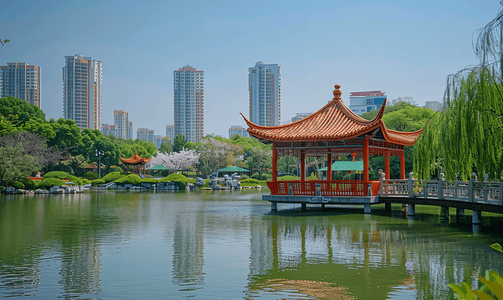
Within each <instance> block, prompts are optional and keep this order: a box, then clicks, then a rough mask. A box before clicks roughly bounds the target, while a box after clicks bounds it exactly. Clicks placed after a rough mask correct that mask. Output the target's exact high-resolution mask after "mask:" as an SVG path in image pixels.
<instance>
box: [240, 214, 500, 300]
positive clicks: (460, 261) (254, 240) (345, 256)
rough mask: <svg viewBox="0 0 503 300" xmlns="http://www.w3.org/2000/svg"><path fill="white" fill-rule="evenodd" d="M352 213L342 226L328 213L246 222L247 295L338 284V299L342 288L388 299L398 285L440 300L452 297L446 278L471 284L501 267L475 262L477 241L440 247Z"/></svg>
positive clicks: (325, 289) (320, 290)
mask: <svg viewBox="0 0 503 300" xmlns="http://www.w3.org/2000/svg"><path fill="white" fill-rule="evenodd" d="M359 216H361V217H362V220H361V222H358V223H357V224H355V223H354V221H353V224H349V226H340V223H336V222H333V216H322V217H316V218H313V219H309V220H307V219H306V218H301V217H284V218H271V219H270V220H268V221H269V222H263V220H262V221H258V222H254V221H252V223H251V225H250V229H251V246H250V247H251V256H250V275H249V294H250V295H253V294H254V293H256V291H260V290H262V291H273V290H274V289H279V288H285V289H289V290H292V289H294V290H298V291H300V292H301V293H305V294H308V295H309V292H312V294H310V296H316V297H321V298H323V295H329V294H333V293H334V290H333V289H332V288H333V287H339V288H341V289H340V290H338V291H339V292H340V293H341V295H342V296H341V298H340V299H345V298H344V297H343V296H344V295H345V293H349V294H350V295H351V296H354V297H356V298H358V299H389V296H390V295H391V294H393V293H395V292H397V291H400V290H402V291H403V290H411V292H412V293H414V294H415V297H417V299H443V298H446V297H447V298H449V297H451V298H452V297H453V294H452V291H451V290H450V289H449V287H448V283H453V282H462V281H468V282H473V283H475V282H476V274H478V275H482V274H483V273H482V272H483V271H482V270H486V269H491V268H492V269H494V268H495V267H496V269H498V268H500V269H501V268H502V267H503V263H501V262H498V261H493V263H494V264H493V265H490V264H489V263H487V260H482V259H481V257H482V256H485V255H487V253H484V249H483V248H482V246H480V248H481V249H480V251H479V250H478V249H476V248H475V249H474V247H456V248H447V247H446V244H445V243H443V242H442V241H441V240H438V239H436V240H432V239H431V238H430V237H429V236H427V235H424V236H423V235H421V234H414V233H412V234H410V235H409V234H408V233H407V232H405V231H403V230H390V229H380V228H379V227H378V225H377V223H376V222H375V221H372V217H373V216H368V215H367V216H364V215H359ZM339 217H340V218H344V216H343V215H341V216H339ZM314 220H315V221H314ZM348 220H354V218H351V219H348ZM313 221H314V222H313ZM348 222H349V223H351V221H348ZM264 232H265V233H266V234H264ZM485 250H486V252H487V249H485ZM467 261H469V262H472V264H471V263H467ZM481 261H484V262H481ZM479 262H480V263H479ZM306 282H308V283H309V286H306V284H305V283H306ZM278 286H279V287H278ZM412 290H414V291H412ZM316 293H317V294H316ZM336 299H337V298H336Z"/></svg>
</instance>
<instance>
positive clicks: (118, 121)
mask: <svg viewBox="0 0 503 300" xmlns="http://www.w3.org/2000/svg"><path fill="white" fill-rule="evenodd" d="M128 123H129V118H128V113H127V112H125V111H122V110H114V125H115V126H117V137H118V138H122V139H126V138H127V136H128V132H127V130H128Z"/></svg>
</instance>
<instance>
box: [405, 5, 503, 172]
mask: <svg viewBox="0 0 503 300" xmlns="http://www.w3.org/2000/svg"><path fill="white" fill-rule="evenodd" d="M502 28H503V9H502V10H500V11H499V13H498V15H497V16H496V18H495V19H494V20H492V21H491V22H489V23H488V24H487V25H486V26H485V27H483V28H481V29H479V31H478V34H477V37H478V38H477V39H476V41H475V42H474V50H475V53H476V54H477V56H478V58H479V61H480V62H479V64H478V65H477V66H474V67H468V68H465V69H463V70H461V71H459V72H458V73H456V74H453V75H449V76H448V77H447V86H446V90H445V94H444V109H443V110H442V111H440V112H439V113H437V114H435V115H434V116H433V118H432V119H431V120H430V121H429V123H428V124H427V125H426V126H425V127H424V130H423V134H422V135H421V137H420V138H419V139H418V140H417V142H416V145H415V147H414V173H415V175H416V176H417V177H418V178H421V179H429V178H430V176H431V175H432V174H434V173H435V172H438V171H442V172H444V173H445V176H446V178H447V179H449V180H454V179H456V178H458V177H459V178H461V179H462V180H467V179H469V178H470V175H471V173H472V172H476V173H478V176H479V178H484V176H485V174H487V175H488V177H489V179H501V175H502V171H503V86H502V83H503V78H502V73H503V72H502V67H503V31H502Z"/></svg>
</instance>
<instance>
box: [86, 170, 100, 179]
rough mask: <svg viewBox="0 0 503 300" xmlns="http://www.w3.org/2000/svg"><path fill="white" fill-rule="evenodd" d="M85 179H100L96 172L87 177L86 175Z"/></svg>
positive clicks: (88, 174)
mask: <svg viewBox="0 0 503 300" xmlns="http://www.w3.org/2000/svg"><path fill="white" fill-rule="evenodd" d="M84 178H85V179H87V180H95V179H98V173H96V172H92V171H90V172H87V173H86V174H85V175H84Z"/></svg>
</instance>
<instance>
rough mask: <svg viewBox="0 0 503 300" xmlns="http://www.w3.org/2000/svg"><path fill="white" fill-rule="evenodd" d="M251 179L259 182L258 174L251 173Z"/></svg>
mask: <svg viewBox="0 0 503 300" xmlns="http://www.w3.org/2000/svg"><path fill="white" fill-rule="evenodd" d="M251 178H253V179H257V180H259V177H258V173H253V175H252V176H251Z"/></svg>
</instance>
